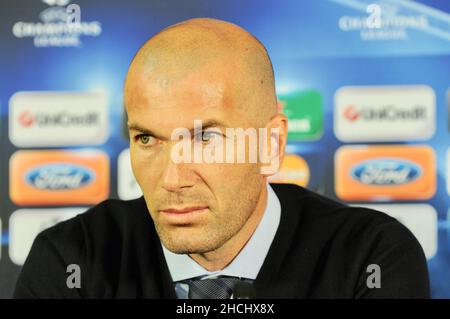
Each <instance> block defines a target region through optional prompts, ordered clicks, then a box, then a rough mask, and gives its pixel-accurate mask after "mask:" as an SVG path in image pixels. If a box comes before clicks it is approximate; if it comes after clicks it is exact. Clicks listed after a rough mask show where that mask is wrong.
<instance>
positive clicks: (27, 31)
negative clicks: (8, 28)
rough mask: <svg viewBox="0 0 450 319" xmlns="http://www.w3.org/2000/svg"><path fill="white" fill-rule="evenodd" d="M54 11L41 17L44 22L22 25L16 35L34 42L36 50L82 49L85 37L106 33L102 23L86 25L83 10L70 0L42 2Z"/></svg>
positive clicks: (46, 12) (19, 23)
mask: <svg viewBox="0 0 450 319" xmlns="http://www.w3.org/2000/svg"><path fill="white" fill-rule="evenodd" d="M42 2H44V3H45V4H47V5H49V6H50V7H49V8H47V9H45V10H43V11H41V12H40V13H39V19H40V20H41V21H40V22H24V21H18V22H16V23H15V24H14V25H13V28H12V33H13V35H14V36H15V37H17V38H26V37H31V38H33V43H34V46H35V47H80V46H81V45H82V42H81V39H80V37H81V36H91V37H96V36H99V35H100V34H101V33H102V27H101V24H100V22H99V21H82V19H81V13H82V11H81V7H80V6H79V5H78V4H75V3H72V4H70V0H42Z"/></svg>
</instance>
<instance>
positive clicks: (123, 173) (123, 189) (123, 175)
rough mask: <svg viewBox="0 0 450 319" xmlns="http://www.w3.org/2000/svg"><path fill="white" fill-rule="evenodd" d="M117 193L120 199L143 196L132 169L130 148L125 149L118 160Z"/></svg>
mask: <svg viewBox="0 0 450 319" xmlns="http://www.w3.org/2000/svg"><path fill="white" fill-rule="evenodd" d="M117 187H118V188H117V193H118V195H119V198H120V199H123V200H129V199H135V198H139V197H141V196H142V191H141V188H140V187H139V184H138V183H137V182H136V179H135V177H134V174H133V171H132V169H131V161H130V149H129V148H127V149H124V150H123V151H122V152H121V153H120V154H119V158H118V160H117Z"/></svg>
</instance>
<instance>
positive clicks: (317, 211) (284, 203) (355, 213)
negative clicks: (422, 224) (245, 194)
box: [271, 184, 404, 230]
mask: <svg viewBox="0 0 450 319" xmlns="http://www.w3.org/2000/svg"><path fill="white" fill-rule="evenodd" d="M271 186H272V188H273V189H274V191H275V193H276V194H277V197H278V198H279V200H280V203H281V207H282V211H283V213H284V214H286V215H288V216H287V218H292V217H293V215H294V216H295V217H296V218H295V219H297V220H298V221H299V222H301V223H302V224H303V225H307V226H308V227H315V226H317V227H324V226H325V225H327V228H328V229H330V230H331V229H336V228H348V229H353V230H357V229H361V228H364V229H366V230H369V229H371V228H373V229H375V228H380V227H382V226H385V225H389V226H396V227H399V228H400V229H404V226H403V225H401V224H400V223H399V222H398V221H397V220H396V219H395V218H393V217H391V216H389V215H387V214H386V213H383V212H380V211H377V210H374V209H369V208H366V207H358V206H349V205H347V204H345V203H342V202H339V201H336V200H333V199H331V198H328V197H326V196H324V195H321V194H318V193H316V192H313V191H311V190H308V189H306V188H303V187H301V186H297V185H293V184H271ZM293 219H294V218H293Z"/></svg>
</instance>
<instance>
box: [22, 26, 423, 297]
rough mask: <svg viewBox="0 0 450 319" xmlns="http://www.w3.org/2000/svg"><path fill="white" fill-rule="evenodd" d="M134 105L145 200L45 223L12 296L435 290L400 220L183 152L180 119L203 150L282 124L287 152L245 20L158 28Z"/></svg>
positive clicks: (134, 153) (247, 165)
mask: <svg viewBox="0 0 450 319" xmlns="http://www.w3.org/2000/svg"><path fill="white" fill-rule="evenodd" d="M125 105H126V111H127V115H128V127H129V133H130V153H131V162H132V168H133V172H134V175H135V177H136V180H137V182H138V183H139V185H140V187H141V189H142V191H143V194H144V196H143V198H140V199H137V200H131V201H119V200H107V201H105V202H103V203H101V204H99V205H97V206H95V207H93V208H91V209H90V210H88V211H87V212H86V213H85V214H81V215H79V216H77V217H76V218H74V219H72V220H69V221H66V222H63V223H60V224H58V225H56V226H54V227H52V228H50V229H48V230H46V231H44V232H42V233H41V234H40V235H39V236H38V237H37V238H36V240H35V242H34V244H33V247H32V249H31V252H30V254H29V256H28V259H27V261H26V263H25V265H24V267H23V270H22V273H21V275H20V277H19V280H18V282H17V287H16V291H15V297H18V298H35V297H47V298H61V297H64V298H231V297H233V298H238V297H239V294H241V292H238V290H239V289H240V290H243V289H242V287H247V288H248V287H252V288H251V289H247V290H248V291H250V292H248V294H249V295H252V296H254V297H256V298H408V297H412V298H416V297H418V298H426V297H428V295H429V286H428V285H429V284H428V273H427V267H426V261H425V257H424V254H423V251H422V249H421V247H420V245H419V244H418V242H417V240H416V239H415V238H414V236H413V235H412V234H411V233H410V232H409V231H408V230H407V229H406V228H405V227H403V226H402V225H401V224H400V223H398V222H397V221H396V220H395V219H393V218H390V217H388V216H387V215H385V214H382V213H379V212H375V211H371V210H368V209H363V208H350V207H347V206H345V205H343V204H340V203H337V202H334V201H331V200H329V199H326V198H324V197H322V196H320V195H317V194H314V193H312V192H310V191H308V190H306V189H303V188H301V187H298V186H294V185H268V183H267V178H268V177H269V176H270V174H273V172H272V173H270V172H269V173H267V172H263V170H262V166H263V164H262V163H261V162H260V161H258V162H256V163H255V162H252V161H249V160H247V161H244V162H233V163H229V162H220V161H213V162H209V163H205V162H204V161H203V162H202V161H200V162H198V161H197V162H195V161H194V162H192V161H188V160H184V161H175V160H174V156H175V155H176V152H173V149H174V148H175V147H178V146H179V145H177V143H178V142H179V141H178V140H177V139H174V138H173V136H174V132H175V131H176V130H179V129H183V128H185V129H186V130H187V131H188V132H191V133H192V132H194V137H193V139H192V141H191V142H192V143H193V144H195V145H201V146H202V147H210V145H211V144H215V143H218V141H220V143H219V144H218V145H224V144H223V140H226V139H229V136H226V134H224V132H226V129H227V128H241V129H244V130H245V129H252V128H253V129H256V128H258V129H267V130H269V132H273V131H275V132H277V135H276V139H275V141H276V142H277V143H275V144H269V146H268V148H267V149H270V154H274V152H273V150H275V151H276V154H275V155H276V157H278V158H279V159H280V161H281V160H282V158H283V155H284V146H285V144H286V136H287V119H286V117H285V116H284V115H283V114H281V113H279V112H278V109H277V100H276V95H275V86H274V75H273V69H272V65H271V62H270V59H269V56H268V54H267V52H266V50H265V48H264V47H263V45H262V44H261V43H260V42H259V41H258V40H257V39H256V38H255V37H253V36H252V35H250V34H249V33H248V32H246V31H245V30H243V29H241V28H240V27H238V26H236V25H233V24H230V23H227V22H223V21H219V20H213V19H192V20H188V21H185V22H182V23H179V24H176V25H173V26H171V27H169V28H167V29H165V30H163V31H161V32H160V33H158V34H157V35H155V36H154V37H152V38H151V39H150V40H149V41H148V42H146V43H145V44H144V45H143V47H142V48H141V49H140V50H139V51H138V53H137V54H136V56H135V58H134V59H133V61H132V63H131V66H130V69H129V72H128V75H127V78H126V83H125ZM196 121H197V123H198V121H201V123H202V128H201V131H200V133H199V132H198V130H197V128H196V127H194V123H195V122H196ZM196 131H197V132H196ZM195 133H196V134H195ZM268 136H270V137H272V135H271V134H269V135H268ZM232 138H234V136H233V137H232ZM258 138H259V139H262V138H264V137H261V136H259V137H258ZM214 150H216V151H217V149H216V148H215V149H214ZM231 150H235V148H232V149H230V148H228V149H226V151H227V152H230V151H231ZM251 151H252V150H251V148H250V147H249V148H246V149H245V152H244V153H245V154H244V155H246V158H247V157H250V156H249V154H250V152H251ZM235 155H237V154H234V155H233V156H230V158H231V159H235V157H236V156H235ZM69 265H76V267H78V269H79V275H80V282H79V283H78V284H77V285H73V282H72V285H71V284H70V280H71V278H69V276H70V275H71V273H70V272H66V271H67V269H68V268H67V267H68V266H69ZM71 267H73V266H71ZM74 286H75V288H74ZM244 290H245V289H244Z"/></svg>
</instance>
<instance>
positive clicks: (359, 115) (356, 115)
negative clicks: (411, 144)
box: [343, 105, 426, 122]
mask: <svg viewBox="0 0 450 319" xmlns="http://www.w3.org/2000/svg"><path fill="white" fill-rule="evenodd" d="M343 115H344V118H345V119H346V120H347V121H349V122H355V121H357V120H364V121H400V120H404V121H417V120H423V119H425V118H426V109H425V107H423V106H420V105H418V106H414V107H413V108H399V107H396V106H394V105H386V106H383V107H381V108H374V107H360V108H357V107H355V106H353V105H349V106H347V107H346V108H344V111H343Z"/></svg>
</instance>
